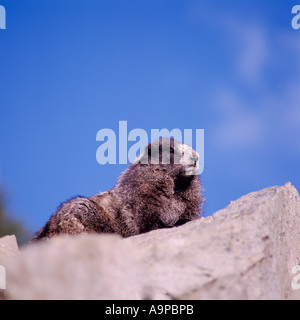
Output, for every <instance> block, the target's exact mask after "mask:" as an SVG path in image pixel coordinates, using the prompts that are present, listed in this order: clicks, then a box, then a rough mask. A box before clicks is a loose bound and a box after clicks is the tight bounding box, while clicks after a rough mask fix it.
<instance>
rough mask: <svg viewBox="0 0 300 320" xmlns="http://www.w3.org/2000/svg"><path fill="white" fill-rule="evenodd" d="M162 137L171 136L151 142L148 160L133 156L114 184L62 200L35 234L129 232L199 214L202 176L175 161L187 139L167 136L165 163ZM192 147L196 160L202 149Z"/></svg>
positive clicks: (174, 223) (126, 234) (39, 236)
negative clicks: (88, 194)
mask: <svg viewBox="0 0 300 320" xmlns="http://www.w3.org/2000/svg"><path fill="white" fill-rule="evenodd" d="M162 141H166V138H164V139H163V140H160V141H159V142H155V143H153V144H149V145H148V147H146V149H145V152H144V157H145V156H146V157H147V158H148V163H147V164H143V163H140V162H138V163H135V162H133V163H132V164H131V165H130V166H129V167H128V168H127V169H126V170H125V171H124V172H123V174H122V175H121V177H120V179H119V181H118V183H117V185H116V186H115V187H114V188H113V189H111V190H109V191H106V192H102V193H99V194H96V195H94V196H92V197H89V198H84V197H76V198H73V199H71V200H70V201H68V202H65V203H63V204H62V205H61V206H60V207H59V208H58V210H57V212H56V213H54V214H53V215H52V217H51V218H50V220H49V221H48V222H47V223H46V225H45V226H44V227H43V228H42V229H41V230H40V231H39V232H38V233H37V234H36V236H35V238H34V239H33V240H40V239H47V238H51V237H53V236H56V235H58V234H63V233H65V234H72V235H75V234H80V233H118V234H120V235H122V236H123V237H129V236H133V235H137V234H140V233H144V232H148V231H150V230H154V229H158V228H166V227H172V226H177V225H181V224H183V223H185V222H187V221H191V220H194V219H197V218H199V216H200V214H201V206H202V203H203V198H202V195H201V186H200V179H199V176H198V175H186V174H185V172H186V171H185V170H186V165H185V164H181V163H179V164H176V163H177V162H176V161H174V159H175V156H174V155H175V154H177V155H178V152H179V151H180V152H181V153H182V150H181V149H180V148H178V147H177V146H178V145H179V146H180V145H181V146H185V145H182V144H179V143H178V142H177V141H174V140H173V139H168V140H167V141H168V143H169V147H170V149H169V148H168V151H169V150H171V154H170V157H171V158H170V163H169V164H164V163H163V161H162V152H163V151H162V150H163V148H162ZM175 143H176V145H175ZM170 144H171V145H170ZM153 147H155V148H157V147H158V148H159V149H158V150H159V164H152V163H151V159H150V155H151V149H152V148H153ZM155 148H153V150H154V149H155ZM174 149H175V151H174ZM177 149H180V150H179V151H178V150H177ZM190 149H191V148H190ZM191 150H192V149H191ZM192 152H193V153H192V154H193V156H192V157H195V159H194V160H193V161H198V158H197V157H198V156H197V153H196V152H195V151H192ZM182 156H183V155H182V154H179V157H182ZM174 162H175V163H174ZM195 163H196V162H195Z"/></svg>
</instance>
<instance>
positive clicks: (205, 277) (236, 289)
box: [0, 183, 300, 299]
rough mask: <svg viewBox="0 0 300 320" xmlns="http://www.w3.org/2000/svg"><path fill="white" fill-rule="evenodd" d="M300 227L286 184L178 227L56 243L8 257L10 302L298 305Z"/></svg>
mask: <svg viewBox="0 0 300 320" xmlns="http://www.w3.org/2000/svg"><path fill="white" fill-rule="evenodd" d="M299 226H300V200H299V195H298V192H297V190H296V189H295V188H294V187H293V186H291V184H290V183H288V184H286V185H285V186H283V187H271V188H267V189H263V190H261V191H258V192H253V193H250V194H248V195H245V196H243V197H241V198H240V199H238V200H236V201H232V202H231V203H230V204H229V205H228V206H227V207H226V208H225V209H222V210H220V211H218V212H216V213H215V214H214V215H213V216H210V217H206V218H201V219H199V220H197V221H193V222H189V223H187V224H185V225H183V226H181V227H176V228H171V229H161V230H155V231H152V232H149V233H146V234H143V235H139V236H135V237H131V238H126V239H121V238H120V237H118V236H116V235H84V236H79V237H73V238H72V237H58V238H55V239H52V240H50V241H48V242H41V243H37V244H30V245H28V246H27V247H26V248H22V249H21V252H20V254H18V255H17V256H16V257H14V258H12V259H10V262H9V265H8V266H7V290H5V298H6V299H145V298H148V299H299V298H300V265H299V264H300V246H299V243H300V232H299ZM0 243H1V242H0Z"/></svg>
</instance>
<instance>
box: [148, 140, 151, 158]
mask: <svg viewBox="0 0 300 320" xmlns="http://www.w3.org/2000/svg"><path fill="white" fill-rule="evenodd" d="M147 149H148V156H151V142H149V143H148V146H147Z"/></svg>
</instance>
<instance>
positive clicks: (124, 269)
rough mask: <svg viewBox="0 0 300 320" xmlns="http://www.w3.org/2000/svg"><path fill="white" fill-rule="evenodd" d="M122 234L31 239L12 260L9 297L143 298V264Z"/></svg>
mask: <svg viewBox="0 0 300 320" xmlns="http://www.w3.org/2000/svg"><path fill="white" fill-rule="evenodd" d="M130 251H131V248H130V246H129V245H128V244H127V243H125V242H124V241H122V240H121V238H120V237H118V236H112V235H83V236H78V237H74V238H72V237H69V236H63V237H57V238H55V239H52V240H51V241H49V242H41V243H35V244H30V245H28V246H27V247H26V248H24V249H23V250H22V251H21V253H20V254H19V256H18V257H17V258H16V259H14V260H13V261H11V264H10V265H8V266H7V290H6V292H5V298H6V299H31V300H32V299H138V298H139V296H138V294H137V290H136V286H137V285H138V284H139V274H140V270H139V269H138V268H137V267H136V266H137V264H136V261H135V256H134V255H132V254H129V255H127V254H126V252H130Z"/></svg>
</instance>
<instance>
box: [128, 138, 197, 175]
mask: <svg viewBox="0 0 300 320" xmlns="http://www.w3.org/2000/svg"><path fill="white" fill-rule="evenodd" d="M138 163H140V164H142V165H152V166H154V167H160V168H161V169H163V170H164V171H165V172H166V173H168V174H172V176H174V178H175V177H177V178H178V177H180V176H181V177H188V176H193V175H198V169H199V154H198V153H197V152H196V151H195V150H193V149H192V148H191V147H189V146H188V145H186V144H183V143H181V142H179V141H176V140H174V139H173V138H162V139H160V140H159V141H156V142H153V143H149V144H148V146H147V147H146V148H145V150H144V152H143V153H141V154H140V155H139V156H138V157H137V158H136V159H135V160H134V161H133V163H132V164H133V165H136V164H138Z"/></svg>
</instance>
